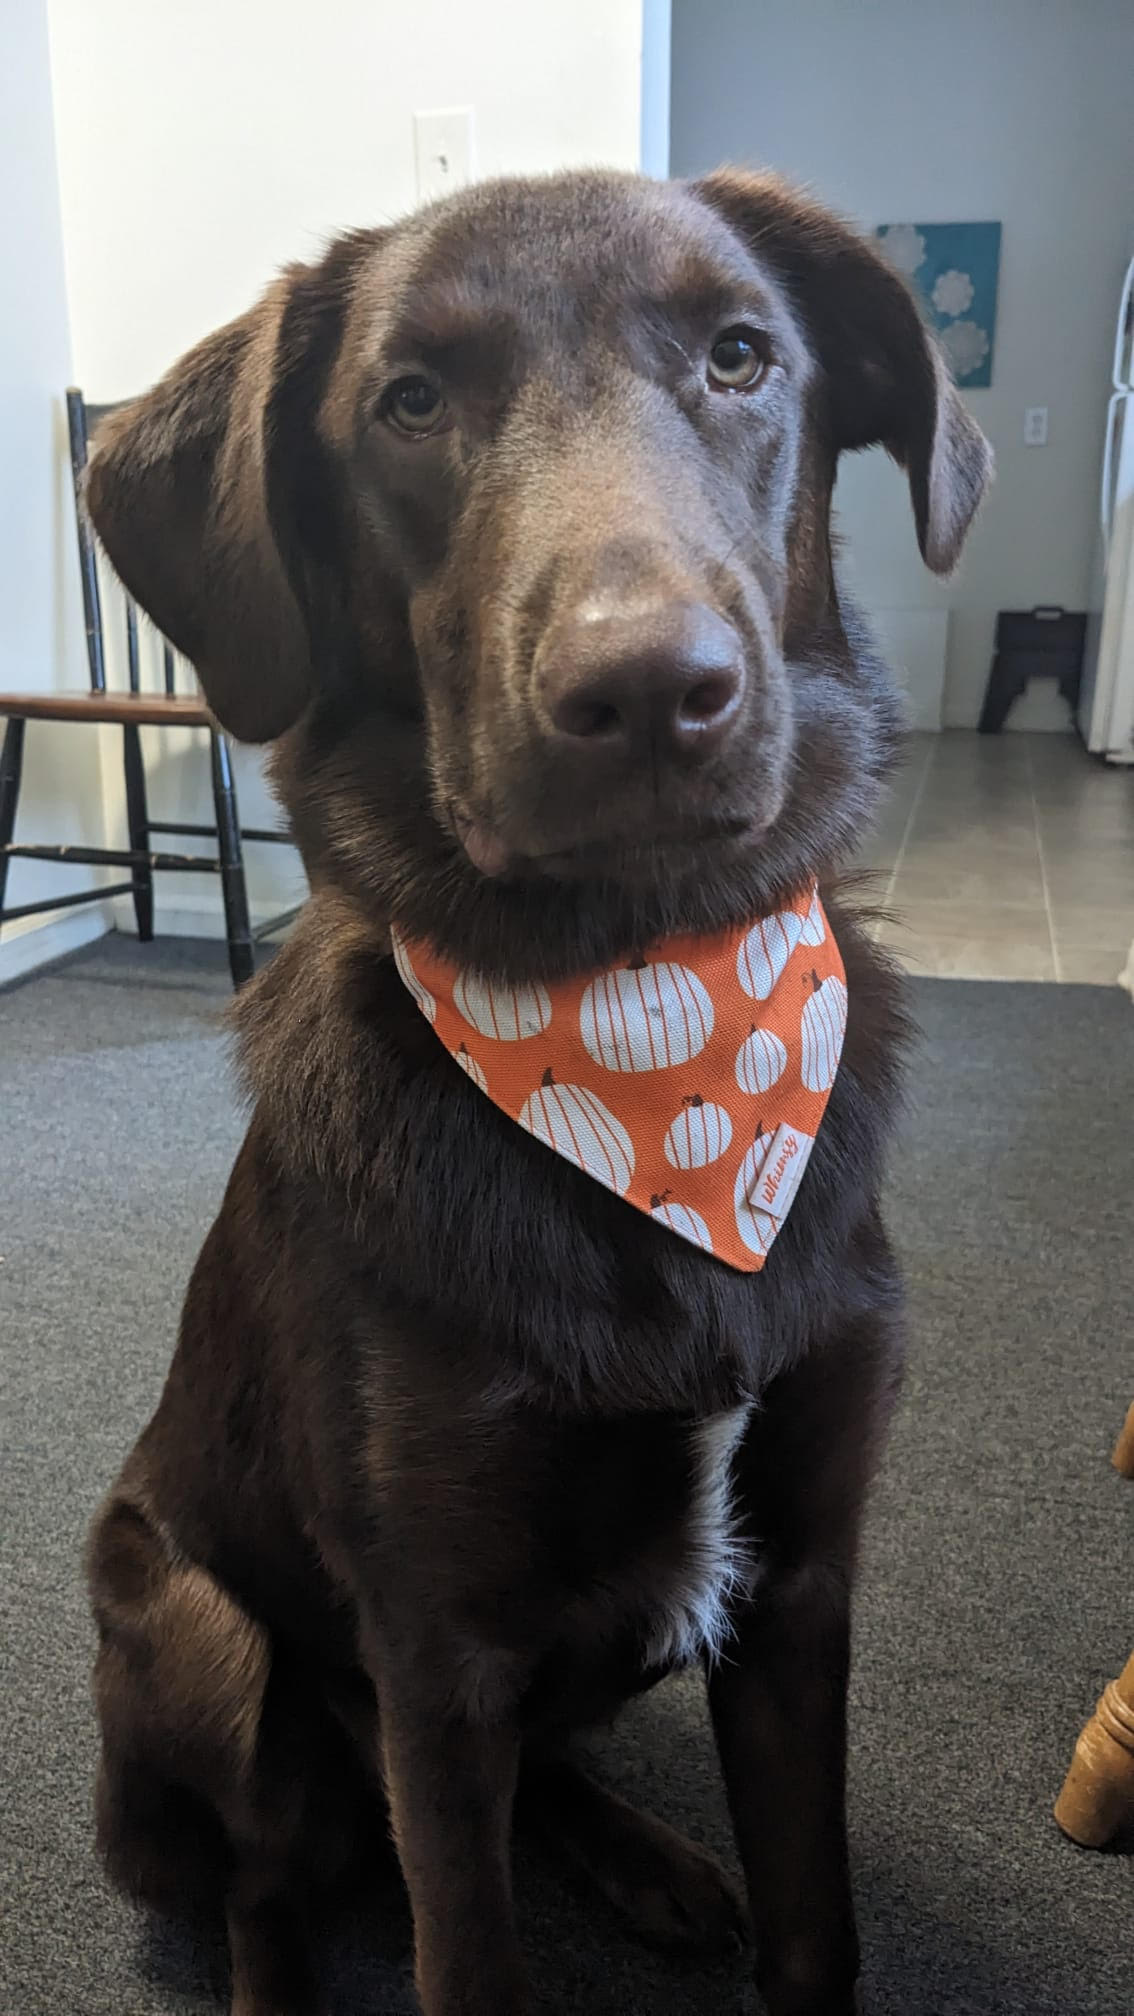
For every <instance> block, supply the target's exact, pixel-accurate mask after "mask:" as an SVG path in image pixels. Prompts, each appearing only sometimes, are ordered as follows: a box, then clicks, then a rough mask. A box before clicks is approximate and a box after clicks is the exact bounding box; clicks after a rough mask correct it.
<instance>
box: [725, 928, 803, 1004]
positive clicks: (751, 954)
mask: <svg viewBox="0 0 1134 2016" xmlns="http://www.w3.org/2000/svg"><path fill="white" fill-rule="evenodd" d="M802 933H803V919H802V917H797V916H796V913H795V911H794V910H777V911H775V912H774V913H773V915H772V916H771V917H762V918H761V919H760V922H759V923H758V924H754V925H753V926H752V929H751V931H748V932H746V933H745V936H744V938H743V939H742V940H741V945H740V950H739V952H738V953H737V955H736V977H737V979H738V980H739V982H740V984H741V986H742V987H743V989H744V991H745V993H746V994H747V995H748V997H749V999H750V1000H752V1001H766V1000H767V999H768V997H769V995H770V994H771V992H772V989H773V987H774V986H775V984H776V981H777V980H778V979H779V977H780V974H781V973H782V972H783V970H784V967H785V966H786V965H787V962H788V960H789V959H790V958H791V955H792V953H793V952H794V951H795V948H796V946H797V945H798V944H799V941H800V937H801V936H802Z"/></svg>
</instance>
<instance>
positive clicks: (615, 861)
mask: <svg viewBox="0 0 1134 2016" xmlns="http://www.w3.org/2000/svg"><path fill="white" fill-rule="evenodd" d="M450 818H451V821H452V827H453V831H454V833H455V834H456V837H457V839H458V840H459V842H460V844H461V847H462V848H463V850H464V852H465V854H466V855H467V857H468V859H469V861H470V862H471V863H472V865H473V867H474V868H475V869H476V870H477V872H478V874H480V875H483V876H485V877H486V878H487V879H488V880H490V881H500V880H513V881H531V880H533V879H536V878H538V877H540V876H544V877H546V878H547V879H548V880H549V881H555V882H568V881H579V880H586V879H590V878H599V879H609V878H612V877H614V878H618V879H622V878H632V879H638V878H639V877H640V876H642V875H647V874H649V873H650V872H651V870H656V869H658V868H660V867H661V866H662V865H663V864H664V865H665V866H667V867H670V868H672V867H673V866H674V865H676V864H677V863H678V862H679V861H680V860H681V858H682V857H687V856H690V855H694V854H697V853H703V852H705V851H706V850H710V851H717V850H720V851H727V850H728V849H729V848H731V847H735V846H737V845H738V844H741V843H743V842H744V841H746V840H751V839H752V838H754V837H756V835H757V834H758V832H759V831H760V830H762V822H759V821H756V820H753V819H744V818H718V819H697V820H693V819H690V820H686V821H682V822H681V823H679V824H675V825H673V826H669V827H665V828H657V829H655V830H651V831H649V832H647V833H637V834H629V833H623V834H619V833H612V834H604V835H602V836H601V837H595V838H589V839H586V840H580V841H577V842H575V843H573V844H571V845H570V846H564V847H557V848H552V849H547V850H540V851H531V850H525V849H523V848H521V847H517V846H515V845H514V844H512V843H510V842H509V841H508V840H506V839H504V838H503V837H502V836H501V835H500V834H499V833H498V832H497V831H495V829H494V828H493V827H492V826H491V825H490V824H489V823H488V822H487V821H484V820H481V819H478V818H476V817H475V816H474V815H473V814H472V813H471V812H468V811H465V810H464V809H463V808H461V807H459V806H456V805H453V806H451V807H450Z"/></svg>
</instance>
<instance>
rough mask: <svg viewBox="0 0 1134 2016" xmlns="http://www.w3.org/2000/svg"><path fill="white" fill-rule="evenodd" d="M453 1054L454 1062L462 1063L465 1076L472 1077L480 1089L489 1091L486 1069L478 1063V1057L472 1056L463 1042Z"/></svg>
mask: <svg viewBox="0 0 1134 2016" xmlns="http://www.w3.org/2000/svg"><path fill="white" fill-rule="evenodd" d="M452 1056H453V1062H454V1063H455V1064H459V1065H460V1067H461V1070H462V1071H463V1072H464V1074H465V1077H466V1078H471V1079H472V1082H473V1084H474V1085H475V1086H476V1087H477V1088H478V1090H479V1091H481V1092H487V1090H488V1080H487V1078H486V1077H485V1075H484V1071H483V1069H482V1067H481V1066H480V1065H479V1064H478V1063H477V1061H476V1058H475V1057H472V1056H470V1054H469V1052H468V1051H467V1050H466V1049H465V1046H464V1044H463V1043H461V1044H459V1045H458V1047H457V1049H456V1050H454V1051H453V1053H452Z"/></svg>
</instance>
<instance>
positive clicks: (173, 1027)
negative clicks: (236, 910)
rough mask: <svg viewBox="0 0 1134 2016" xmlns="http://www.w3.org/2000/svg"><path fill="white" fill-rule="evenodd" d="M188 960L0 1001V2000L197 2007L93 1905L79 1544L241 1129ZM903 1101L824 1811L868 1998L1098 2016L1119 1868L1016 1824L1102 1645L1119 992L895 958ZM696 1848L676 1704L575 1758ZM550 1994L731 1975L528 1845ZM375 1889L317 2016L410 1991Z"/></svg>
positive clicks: (559, 2004) (1110, 1993) (1111, 1978)
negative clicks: (881, 1432) (864, 1551)
mask: <svg viewBox="0 0 1134 2016" xmlns="http://www.w3.org/2000/svg"><path fill="white" fill-rule="evenodd" d="M226 998H227V988H226V980H225V974H224V967H223V957H222V955H221V954H220V952H219V951H218V950H217V949H215V948H211V947H208V946H197V945H193V946H185V945H170V944H166V945H163V946H153V947H149V948H139V947H137V946H135V945H133V944H132V943H131V942H129V941H127V940H125V939H110V940H107V941H105V942H104V943H103V944H101V945H99V946H97V947H95V948H94V949H92V950H89V951H87V952H84V953H82V954H79V955H77V956H76V957H75V958H74V959H73V960H71V961H70V962H68V963H66V964H65V965H62V966H60V967H58V968H56V969H54V970H53V971H51V972H49V973H45V974H42V975H40V976H39V977H33V978H32V979H31V980H29V981H27V982H25V983H23V984H21V985H19V986H17V987H14V988H12V989H9V990H8V991H7V992H6V993H3V994H0V1117H2V1124H3V1135H2V1148H0V1255H2V1261H0V1339H2V1358H0V1364H2V1373H3V1389H2V1394H0V1407H2V1414H0V1421H2V1432H3V1452H2V1462H3V1470H2V1477H0V1493H2V1496H0V1603H2V1605H3V1644H2V1647H0V1661H2V1664H3V1710H2V1722H0V1727H2V1728H3V1729H4V1731H5V1734H4V1736H3V1739H2V1747H0V1802H2V1803H0V1830H2V1832H0V1840H2V1853H3V1895H2V1897H0V1940H2V1959H0V2009H2V2010H3V2012H4V2016H16V2012H18V2016H72V2012H75V2016H159V2012H169V2016H190V2012H193V2016H197V2012H207V2011H213V2010H215V2008H216V2006H217V2003H216V1994H217V1989H218V1984H219V1983H221V1982H223V1966H222V1961H221V1957H220V1955H219V1953H218V1951H217V1949H216V1948H215V1947H214V1946H212V1945H210V1944H208V1943H207V1942H203V1941H201V1940H199V1939H194V1938H189V1937H187V1936H185V1935H183V1934H181V1933H178V1932H171V1931H169V1930H167V1929H164V1928H155V1927H153V1926H151V1925H149V1924H147V1923H146V1922H145V1921H144V1920H142V1919H141V1918H140V1917H139V1916H137V1915H136V1914H135V1913H134V1912H132V1911H131V1910H130V1909H128V1908H127V1907H126V1906H125V1905H124V1904H122V1903H121V1902H120V1901H118V1900H117V1899H116V1898H114V1897H113V1896H111V1895H110V1894H109V1892H108V1891H107V1890H106V1889H105V1887H104V1886H103V1884H102V1883H101V1881H100V1879H99V1877H98V1875H97V1873H96V1871H95V1868H94V1866H93V1863H92V1859H91V1853H90V1823H89V1799H90V1784H91V1772H92V1762H93V1754H94V1732H93V1728H92V1718H91V1711H90V1705H89V1700H88V1691H87V1672H88V1664H89V1657H90V1630H89V1626H88V1622H87V1617H86V1613H85V1606H84V1598H83V1593H82V1588H81V1582H80V1571H79V1555H80V1549H81V1546H82V1539H83V1532H84V1528H85V1526H86V1523H87V1520H88V1517H89V1515H90V1512H91V1510H92V1508H93V1506H94V1504H95V1502H96V1500H97V1498H98V1496H99V1494H100V1492H101V1490H102V1489H103V1487H104V1486H105V1485H106V1483H107V1482H108V1481H109V1480H110V1478H111V1476H112V1474H113V1472H114V1470H115V1467H116V1465H117V1463H118V1461H119V1459H120V1457H121V1455H122V1454H123V1452H124V1450H125V1448H126V1446H127V1444H128V1443H129V1441H130V1440H131V1439H132V1437H133V1435H134V1433H135V1431H136V1430H137V1428H138V1427H139V1426H140V1425H141V1423H142V1421H143V1419H144V1418H145V1416H146V1414H147V1413H148V1411H149V1409H150V1408H151V1406H152V1404H153V1402H154V1401H155V1399H156V1397H157V1394H158V1390H159V1386H160V1382H161V1379H162V1376H163V1372H164V1369H165V1365H166V1362H167V1359H168V1357H169V1353H170V1350H171V1345H172V1340H173V1334H174V1325H175V1322H176V1316H177V1310H178V1305H179V1301H180V1297H181V1293H182V1289H183V1287H184V1283H185V1279H186V1276H187V1274H188V1270H189V1267H190V1264H191V1262H192V1260H193V1257H194V1255H195V1252H196V1249H197V1246H198V1244H199V1241H200V1239H201V1236H202V1234H203V1232H204V1230H205V1227H206V1225H207V1224H208V1222H209V1219H210V1216H211V1215H212V1212H213V1210H214V1208H215V1206H216V1204H217V1201H218V1199H219V1196H220V1192H221V1187H222V1184H223V1182H224V1179H225V1174H226V1171H227V1167H228V1164H229V1160H230V1158H231V1155H232V1152H233V1149H234V1147H235V1144H236V1141H237V1137H238V1134H239V1131H240V1121H239V1118H238V1116H237V1113H236V1111H235V1108H234V1102H233V1098H232V1093H231V1087H230V1083H229V1080H228V1078H227V1076H226V1065H225V1054H224V1047H223V1043H222V1040H221V1038H220V1036H219V1035H218V1017H219V1013H220V1010H221V1009H222V1008H223V1006H224V1003H225V1000H226ZM918 1008H919V1010H920V1014H921V1018H922V1022H923V1025H924V1028H925V1031H926V1038H927V1045H926V1052H925V1069H924V1072H923V1074H922V1076H923V1082H924V1090H923V1093H922V1095H921V1098H920V1102H919V1104H918V1107H917V1110H916V1111H915V1113H914V1114H913V1115H912V1116H911V1120H910V1123H909V1125H908V1128H907V1131H906V1138H905V1141H904V1144H903V1147H902V1150H901V1153H900V1155H899V1156H898V1158H897V1163H896V1168H895V1175H894V1181H893V1186H892V1198H891V1216H892V1219H893V1222H894V1225H895V1228H896V1230H897V1233H898V1235H899V1239H900V1242H901V1246H902V1248H903V1250H904V1253H905V1256H906V1259H907V1261H908V1265H909V1271H910V1275H911V1280H912V1289H913V1307H914V1318H915V1323H914V1334H915V1344H914V1352H913V1366H912V1372H911V1376H910V1380H909V1384H908V1387H907V1391H906V1395H905V1400H904V1404H903V1407H902V1412H901V1417H900V1421H899V1424H898V1428H897V1432H896V1434H895V1436H894V1440H893V1443H892V1445H891V1449H890V1453H889V1456H888V1459H887V1463H886V1467H885V1474H884V1477H883V1479H882V1481H881V1484H880V1486H879V1489H878V1493H877V1497H876V1501H875V1505H874V1512H873V1518H872V1522H871V1527H870V1534H869V1546H868V1555H867V1563H866V1572H865V1575H864V1581H863V1587H862V1596H861V1602H860V1607H859V1621H858V1637H857V1664H856V1675H855V1686H854V1704H853V1744H852V1754H853V1766H852V1791H851V1812H852V1828H853V1849H854V1861H855V1869H856V1882H857V1891H858V1899H859V1909H860V1916H861V1924H862V1931H863V1936H864V1944H865V1949H866V1955H867V1976H866V1984H867V1996H866V2006H867V2008H868V2010H869V2011H870V2016H1129V2012H1130V2010H1131V2007H1132V2005H1134V1989H1132V1986H1131V1968H1130V1951H1131V1943H1130V1915H1129V1914H1130V1904H1131V1884H1130V1877H1131V1864H1130V1861H1129V1859H1128V1858H1127V1857H1124V1856H1120V1855H1113V1854H1112V1855H1091V1854H1085V1853H1083V1852H1081V1851H1078V1850H1076V1849H1075V1848H1073V1847H1071V1846H1070V1845H1069V1844H1068V1843H1066V1842H1064V1841H1063V1840H1062V1839H1061V1837H1060V1836H1059V1834H1058V1833H1057V1831H1056V1830H1055V1827H1054V1824H1053V1822H1052V1820H1051V1818H1050V1805H1051V1800H1052V1797H1053V1795H1054V1793H1055V1791H1056V1789H1057V1787H1058V1784H1059V1782H1060V1779H1061V1776H1062V1772H1063V1769H1064V1766H1065V1764H1066V1761H1067V1756H1068V1752H1069V1746H1070V1744H1071V1741H1072V1739H1073V1737H1074V1735H1075V1732H1076V1730H1077V1729H1078V1727H1079V1724H1080V1722H1081V1720H1082V1719H1083V1717H1084V1715H1085V1713H1086V1712H1087V1710H1088V1709H1089V1708H1090V1706H1091V1705H1092V1702H1093V1699H1094V1696H1095V1694H1096V1693H1097V1691H1098V1689H1099V1687H1100V1685H1101V1684H1102V1682H1103V1681H1104V1680H1105V1679H1106V1678H1107V1677H1108V1675H1110V1674H1111V1673H1113V1672H1116V1671H1117V1670H1118V1669H1119V1667H1120V1665H1121V1663H1122V1661H1123V1659H1124V1658H1125V1656H1126V1654H1127V1652H1128V1651H1129V1649H1130V1646H1131V1644H1132V1643H1134V1604H1132V1602H1131V1582H1132V1577H1131V1572H1130V1568H1131V1523H1130V1522H1131V1514H1132V1513H1134V1491H1131V1490H1130V1489H1129V1488H1128V1487H1124V1486H1123V1485H1122V1483H1121V1482H1120V1480H1119V1479H1118V1478H1117V1477H1116V1476H1115V1475H1114V1473H1113V1472H1112V1471H1111V1470H1110V1469H1109V1467H1108V1464H1107V1454H1108V1450H1109V1446H1110V1444H1111V1441H1112V1439H1113V1437H1114V1435H1115V1433H1116V1431H1117V1429H1118V1426H1119V1424H1120V1422H1121V1419H1122V1416H1123V1413H1124V1410H1125V1408H1126V1405H1127V1403H1128V1401H1129V1400H1130V1398H1131V1396H1132V1395H1134V1351H1132V1349H1131V1329H1132V1322H1131V1310H1132V1307H1134V1241H1132V1240H1131V1231H1130V1208H1131V1198H1132V1197H1134V1130H1132V1127H1131V1114H1132V1113H1134V1010H1132V1008H1131V1004H1130V1002H1129V1000H1128V999H1127V998H1126V996H1125V995H1123V994H1121V993H1119V992H1117V991H1111V990H1105V989H1101V988H1084V987H1063V988H1057V987H1038V986H990V985H973V984H967V983H963V982H939V981H926V982H923V983H921V984H920V985H919V987H918ZM601 1761H602V1766H603V1769H604V1770H605V1771H606V1773H607V1774H608V1776H609V1778H610V1779H611V1780H612V1781H613V1782H615V1783H616V1784H618V1785H619V1786H620V1787H622V1788H624V1789H626V1790H628V1791H630V1792H631V1793H632V1794H634V1795H635V1796H638V1797H640V1798H641V1800H642V1801H643V1802H644V1803H649V1804H652V1805H654V1806H656V1807H657V1808H658V1809H660V1810H662V1811H664V1812H666V1813H667V1814H668V1815H670V1816H671V1817H673V1818H675V1819H677V1820H678V1821H679V1822H680V1823H681V1824H683V1825H685V1826H686V1827H687V1828H688V1830H689V1831H691V1832H692V1833H694V1834H695V1835H696V1836H698V1837H699V1838H700V1839H702V1840H704V1841H707V1842H710V1843H713V1844H714V1845H715V1846H716V1847H717V1848H718V1849H719V1850H720V1851H721V1852H723V1853H725V1854H728V1853H729V1852H730V1851H729V1847H728V1836H727V1828H726V1824H725V1819H724V1814H723V1810H722V1804H721V1798H720V1795H719V1792H718V1788H717V1781H716V1774H715V1771H714V1768H713V1763H712V1757H711V1752H710V1747H709V1743H708V1740H707V1735H706V1729H705V1722H704V1716H703V1713H702V1708H701V1703H700V1698H699V1689H698V1686H697V1683H696V1681H695V1680H688V1681H683V1682H681V1683H677V1684H670V1685H669V1686H668V1687H666V1688H663V1689H660V1690H659V1691H658V1693H657V1694H656V1695H655V1696H653V1697H652V1698H651V1699H649V1700H648V1701H646V1702H645V1703H643V1704H641V1705H640V1706H639V1707H638V1708H637V1709H636V1710H635V1712H634V1713H633V1714H631V1715H629V1716H628V1717H627V1718H626V1719H625V1721H624V1722H623V1723H622V1724H620V1725H619V1728H618V1730H617V1731H616V1732H615V1734H614V1735H613V1736H612V1737H610V1738H609V1739H604V1742H603V1745H602V1752H601ZM519 1887H520V1893H521V1897H522V1902H523V1909H524V1914H525V1924H526V1928H527V1935H528V1939H529V1943H530V1946H531V1950H532V1953H533V1957H534V1960H535V1963H536V1966H537V1969H538V1971H539V1973H540V1976H541V1979H542V1981H543V1982H544V1984H545V1987H544V2003H545V2006H546V2007H547V2008H548V2009H549V2010H557V2011H578V2012H580V2016H710V2012H711V2016H740V2012H742V2011H744V2012H747V2011H751V2010H752V2009H753V2007H754V2001H753V1997H752V1994H751V1991H750V1990H749V1988H748V1986H747V1979H746V1973H747V1970H746V1967H745V1966H744V1964H743V1962H741V1961H731V1960H730V1961H725V1960H721V1961H718V1962H715V1963H714V1962H709V1963H707V1964H704V1965H693V1964H692V1963H682V1964H680V1965H678V1966H674V1965H673V1964H671V1963H670V1962H669V1961H666V1960H664V1959H661V1958H657V1957H655V1956H652V1955H650V1954H646V1953H643V1952H641V1951H640V1950H639V1949H638V1948H637V1947H635V1946H633V1945H632V1944H630V1943H629V1941H628V1940H626V1939H625V1938H624V1937H623V1936H622V1934H621V1932H620V1931H619V1930H618V1928H617V1927H616V1926H615V1925H614V1924H613V1923H612V1921H611V1920H610V1919H609V1918H608V1917H607V1916H606V1915H605V1913H603V1912H600V1911H599V1910H598V1909H597V1908H596V1907H595V1906H593V1905H592V1904H591V1903H590V1902H588V1901H586V1900H584V1899H582V1898H579V1897H577V1896H574V1895H572V1894H571V1893H570V1892H565V1891H564V1890H562V1889H561V1887H560V1886H559V1885H558V1883H557V1882H555V1881H553V1880H552V1879H551V1878H550V1877H549V1875H548V1873H547V1872H546V1871H545V1870H544V1869H542V1868H541V1867H538V1866H527V1865H525V1866H524V1867H523V1869H522V1870H521V1873H520V1886H519ZM407 1961H408V1926H407V1922H406V1914H405V1909H404V1906H403V1904H402V1903H401V1901H400V1899H399V1897H398V1895H397V1892H396V1890H394V1889H391V1890H390V1891H389V1894H385V1893H383V1894H382V1895H381V1896H380V1897H379V1898H378V1899H376V1901H375V1908H374V1911H373V1913H372V1917H371V1923H370V1926H369V1932H368V1934H367V1935H366V1936H364V1935H363V1932H362V1931H361V1930H360V1931H359V1933H358V1934H357V1935H354V1936H352V1937H350V1938H348V1939H346V1940H345V1941H344V1942H343V1943H341V1944H340V1946H339V1948H338V1950H337V1952H336V1954H335V1958H334V1962H333V1967H334V1979H335V1983H336V1992H335V2000H334V2009H335V2011H336V2016H340V2012H341V2016H345V2012H346V2011H348V2010H349V2011H350V2012H351V2016H408V2012H409V2011H410V2010H411V2009H412V2000H411V1998H410V1994H409V1990H408V1986H407V1979H408V1977H407Z"/></svg>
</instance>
